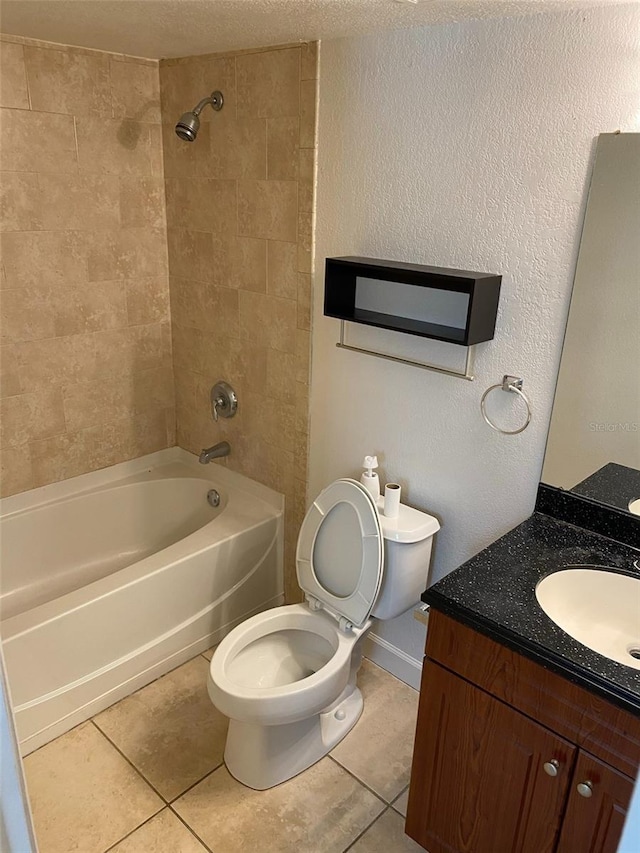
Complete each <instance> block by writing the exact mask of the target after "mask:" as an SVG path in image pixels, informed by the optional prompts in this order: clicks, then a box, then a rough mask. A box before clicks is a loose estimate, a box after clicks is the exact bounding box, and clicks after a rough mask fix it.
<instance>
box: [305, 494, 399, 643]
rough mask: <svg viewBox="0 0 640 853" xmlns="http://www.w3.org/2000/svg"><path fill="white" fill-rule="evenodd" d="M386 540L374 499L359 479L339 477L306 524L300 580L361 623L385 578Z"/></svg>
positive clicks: (318, 500)
mask: <svg viewBox="0 0 640 853" xmlns="http://www.w3.org/2000/svg"><path fill="white" fill-rule="evenodd" d="M382 558H383V539H382V531H381V529H380V519H379V518H378V511H377V509H376V505H375V503H374V501H373V498H372V497H371V495H370V494H369V492H368V491H367V490H366V489H365V488H364V486H362V485H360V483H358V482H357V480H347V479H345V480H336V481H335V482H334V483H331V485H330V486H327V488H326V489H325V490H324V491H323V492H321V493H320V494H319V495H318V497H317V498H316V499H315V501H314V502H313V503H312V504H311V506H310V507H309V510H308V512H307V514H306V516H305V518H304V521H303V522H302V527H301V528H300V535H299V537H298V547H297V551H296V568H297V573H298V583H299V584H300V586H301V588H302V589H303V590H304V592H306V593H307V595H309V596H311V597H312V598H315V599H317V600H318V601H321V602H322V604H323V605H324V607H325V609H327V610H330V611H331V612H333V613H334V614H336V615H338V616H344V618H345V619H347V620H348V621H349V622H351V623H352V624H353V625H356V626H357V627H361V626H362V625H364V623H365V622H366V620H367V618H368V617H369V614H370V613H371V610H372V609H373V606H374V604H375V601H376V598H377V596H378V591H379V589H380V584H381V582H382Z"/></svg>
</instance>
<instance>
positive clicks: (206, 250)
mask: <svg viewBox="0 0 640 853" xmlns="http://www.w3.org/2000/svg"><path fill="white" fill-rule="evenodd" d="M169 216H170V214H169V211H167V218H168V222H169V227H168V229H167V243H168V249H169V271H170V273H171V276H172V277H174V276H175V277H179V278H189V279H192V280H195V281H210V280H211V279H212V278H213V269H214V254H213V237H212V235H211V234H210V233H208V232H206V231H189V230H187V229H186V228H176V227H172V225H171V219H169Z"/></svg>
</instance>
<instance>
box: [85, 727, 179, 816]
mask: <svg viewBox="0 0 640 853" xmlns="http://www.w3.org/2000/svg"><path fill="white" fill-rule="evenodd" d="M90 722H92V723H93V725H94V726H95V727H96V729H97V730H98V731H99V732H100V734H101V735H102V737H103V738H104V739H105V740H106V741H107V742H108V743H110V744H111V746H112V747H113V748H114V749H115V750H116V752H118V753H119V754H120V755H121V756H122V757H123V758H124V760H125V761H126V762H127V764H128V765H129V766H130V767H133V769H134V770H135V771H136V773H137V774H138V776H139V777H140V778H141V779H142V781H143V782H144V783H145V784H146V785H148V786H149V787H150V788H151V790H152V791H153V792H154V793H155V794H157V795H158V796H159V797H160V799H161V800H162V802H163V803H164V804H165V805H167V806H168V805H169V802H168V800H167V798H166V797H163V796H162V794H161V793H160V791H158V789H157V788H156V787H155V785H152V784H151V782H150V781H149V780H148V779H147V778H146V776H145V775H144V774H143V772H142V771H141V770H139V769H138V768H137V767H136V765H135V764H134V763H133V761H131V759H130V758H129V757H128V756H127V755H125V754H124V752H123V751H122V750H121V749H120V747H119V746H117V744H115V743H114V742H113V741H112V740H111V738H110V737H109V735H107V734H105V733H104V732H103V731H102V729H101V728H100V726H99V725H98V724H97V723H96V722H95V720H94V719H93V718H92V719H91V720H90Z"/></svg>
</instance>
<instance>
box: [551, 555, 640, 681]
mask: <svg viewBox="0 0 640 853" xmlns="http://www.w3.org/2000/svg"><path fill="white" fill-rule="evenodd" d="M536 598H537V599H538V604H539V605H540V607H542V609H543V610H544V612H545V613H546V614H547V616H549V618H550V619H553V621H554V622H555V623H556V625H558V626H559V627H560V628H562V630H563V631H566V633H567V634H569V636H570V637H573V639H574V640H578V642H579V643H582V644H583V645H584V646H587V647H588V648H590V649H593V651H594V652H598V653H599V654H601V655H604V656H605V657H607V658H610V660H614V661H617V662H618V663H622V664H624V665H625V666H630V667H633V668H634V669H640V578H636V577H630V576H629V575H621V574H618V573H617V572H612V571H607V570H606V569H597V568H591V567H576V568H566V569H562V570H561V571H558V572H554V573H553V574H552V575H547V577H545V578H543V579H542V580H541V581H540V583H539V584H538V586H537V587H536Z"/></svg>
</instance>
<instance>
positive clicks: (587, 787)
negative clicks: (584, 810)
mask: <svg viewBox="0 0 640 853" xmlns="http://www.w3.org/2000/svg"><path fill="white" fill-rule="evenodd" d="M576 788H577V789H578V793H579V794H580V796H581V797H586V798H587V799H588V798H589V797H591V796H592V795H593V782H591V781H587V782H580V783H579V784H578V785H576Z"/></svg>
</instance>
